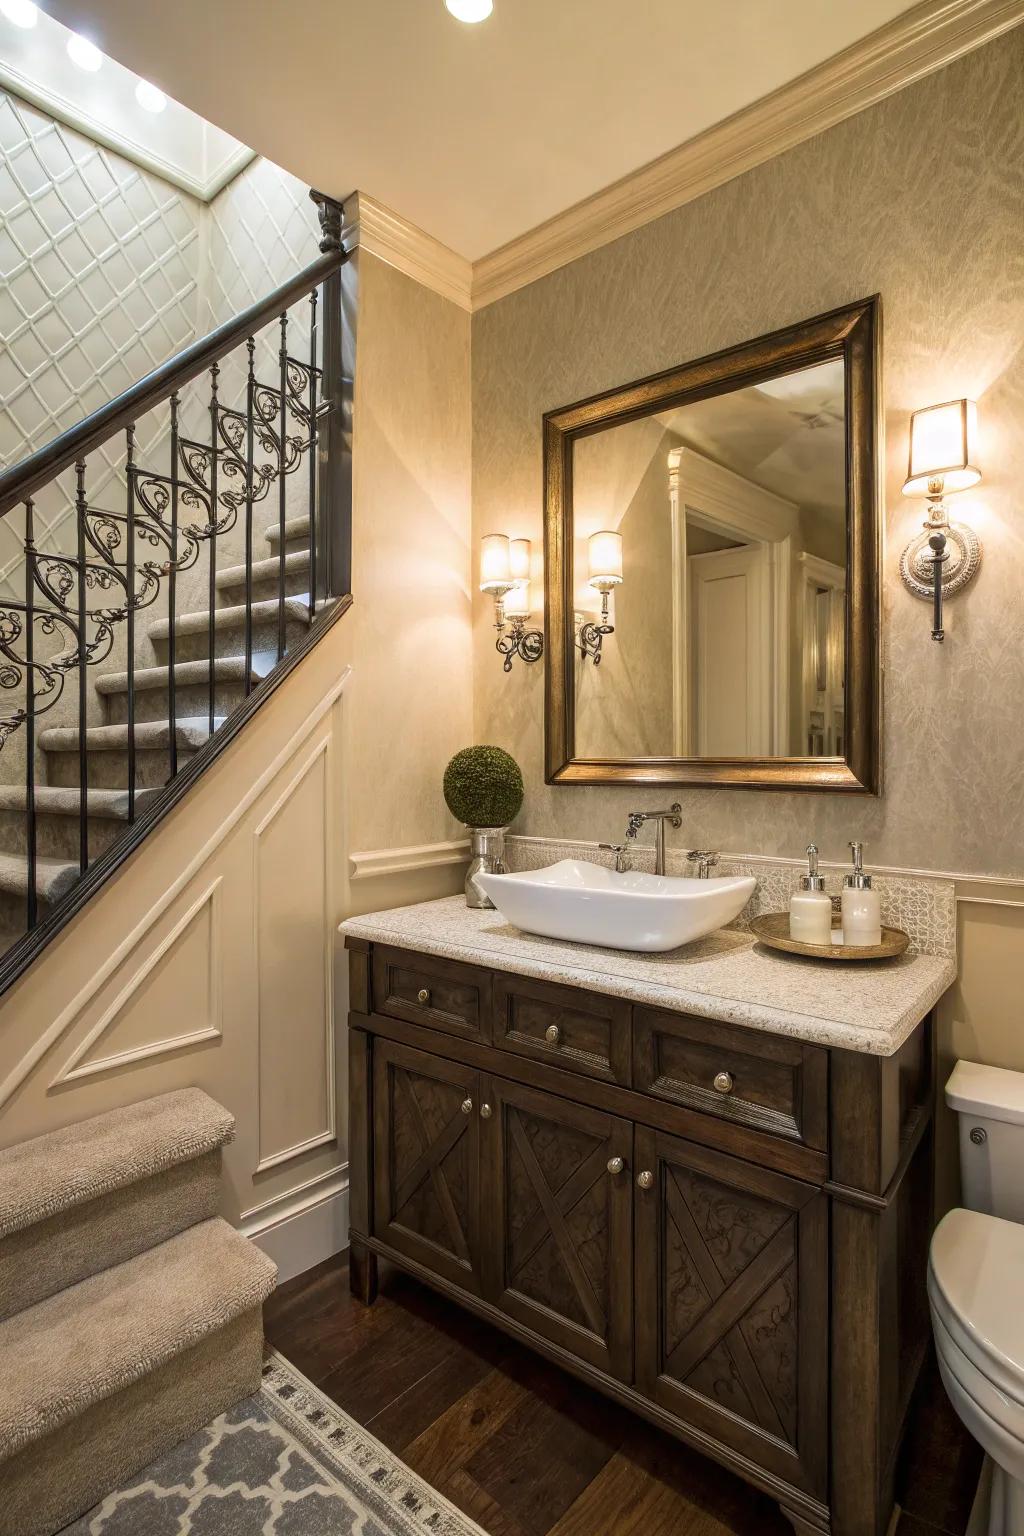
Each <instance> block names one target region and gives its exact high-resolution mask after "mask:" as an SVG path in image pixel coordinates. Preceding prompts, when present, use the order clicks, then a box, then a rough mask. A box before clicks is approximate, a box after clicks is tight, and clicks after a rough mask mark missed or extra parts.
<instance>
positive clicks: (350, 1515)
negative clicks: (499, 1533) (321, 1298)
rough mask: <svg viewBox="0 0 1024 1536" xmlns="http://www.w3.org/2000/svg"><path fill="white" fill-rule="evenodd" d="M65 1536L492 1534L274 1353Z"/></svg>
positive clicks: (411, 1535)
mask: <svg viewBox="0 0 1024 1536" xmlns="http://www.w3.org/2000/svg"><path fill="white" fill-rule="evenodd" d="M63 1536H484V1533H483V1532H482V1531H481V1529H480V1527H479V1526H478V1525H476V1524H474V1522H473V1521H472V1520H470V1519H468V1517H467V1516H465V1515H463V1514H462V1513H461V1512H460V1511H459V1510H457V1509H456V1508H455V1506H454V1505H453V1504H449V1503H448V1501H447V1500H446V1499H444V1498H442V1496H441V1495H440V1494H439V1493H436V1492H435V1491H434V1489H433V1488H430V1487H429V1486H428V1485H427V1484H426V1483H425V1482H423V1480H422V1478H420V1477H417V1475H416V1473H415V1472H412V1471H410V1469H409V1468H408V1467H406V1466H403V1464H402V1463H401V1462H400V1461H399V1460H398V1459H397V1457H395V1456H392V1454H391V1452H390V1451H388V1450H387V1448H386V1447H385V1446H383V1445H381V1443H380V1441H379V1440H375V1439H374V1437H373V1436H372V1435H371V1434H369V1433H368V1432H367V1431H366V1430H365V1429H363V1428H362V1427H361V1426H360V1425H359V1424H357V1423H356V1422H355V1420H354V1419H351V1418H349V1416H348V1414H346V1413H343V1412H342V1411H341V1409H340V1408H338V1407H337V1405H336V1404H334V1403H332V1402H331V1400H330V1398H327V1397H325V1396H324V1395H323V1393H322V1392H320V1391H318V1390H317V1388H316V1387H314V1386H313V1385H312V1383H311V1382H309V1381H307V1380H306V1378H305V1377H304V1376H301V1375H300V1374H299V1372H298V1371H297V1370H296V1369H295V1367H294V1366H293V1365H290V1364H289V1362H288V1361H287V1360H285V1358H284V1357H283V1356H282V1355H279V1354H277V1353H276V1352H271V1353H269V1354H268V1356H267V1359H266V1362H265V1364H264V1367H263V1384H262V1386H261V1388H260V1391H259V1392H258V1393H257V1394H256V1396H255V1397H250V1398H246V1400H245V1401H244V1402H242V1403H239V1404H238V1405H237V1406H236V1407H235V1408H232V1409H231V1411H230V1412H229V1413H224V1414H221V1416H220V1418H217V1419H214V1421H213V1423H212V1424H208V1425H207V1426H206V1428H205V1429H201V1430H200V1431H199V1432H198V1434H195V1435H192V1436H191V1438H190V1439H188V1440H185V1441H183V1442H182V1444H181V1445H178V1446H176V1447H175V1448H174V1450H172V1451H169V1452H168V1454H167V1455H166V1456H162V1457H160V1459H159V1460H158V1461H155V1462H153V1463H152V1465H151V1466H148V1467H146V1468H144V1469H143V1471H141V1472H140V1473H139V1474H138V1476H137V1477H135V1478H133V1479H132V1481H131V1483H130V1484H129V1485H128V1486H127V1487H125V1488H120V1489H118V1490H117V1492H116V1493H112V1494H110V1495H109V1496H108V1497H107V1498H106V1499H104V1500H103V1502H102V1504H98V1505H97V1506H96V1507H95V1509H92V1510H89V1512H88V1513H87V1514H84V1515H82V1516H81V1517H80V1518H79V1519H78V1520H76V1521H75V1522H74V1524H73V1525H69V1526H68V1527H67V1528H66V1530H65V1532H64V1533H63Z"/></svg>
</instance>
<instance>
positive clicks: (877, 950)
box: [750, 912, 910, 960]
mask: <svg viewBox="0 0 1024 1536" xmlns="http://www.w3.org/2000/svg"><path fill="white" fill-rule="evenodd" d="M750 928H751V932H752V933H753V934H754V937H755V938H757V939H759V940H760V941H761V943H762V944H767V945H768V946H769V948H771V949H781V950H784V951H785V952H786V954H788V955H811V956H813V958H814V959H815V960H891V959H893V958H894V957H895V956H896V955H902V953H903V951H904V950H905V949H906V947H907V945H908V944H909V943H910V935H909V934H908V933H904V932H903V929H902V928H883V929H882V942H881V944H866V945H865V944H841V943H833V944H805V943H804V942H803V941H802V940H801V939H791V938H790V936H789V913H788V912H766V913H765V914H764V916H763V917H755V918H754V921H753V922H752V923H751V925H750ZM838 932H839V929H838V928H834V929H833V933H838Z"/></svg>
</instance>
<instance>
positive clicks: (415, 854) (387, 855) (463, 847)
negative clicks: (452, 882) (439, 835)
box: [348, 838, 469, 880]
mask: <svg viewBox="0 0 1024 1536" xmlns="http://www.w3.org/2000/svg"><path fill="white" fill-rule="evenodd" d="M348 861H349V864H350V866H351V869H352V875H351V878H352V879H353V880H368V879H371V878H373V877H376V876H379V875H404V874H408V873H410V872H411V871H412V870H415V869H438V868H441V867H443V866H444V865H447V864H465V863H468V861H469V839H468V838H458V839H456V840H454V841H452V842H443V843H422V844H420V845H418V846H416V847H412V848H370V849H368V850H366V851H365V852H364V853H350V854H349V856H348Z"/></svg>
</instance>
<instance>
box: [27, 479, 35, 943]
mask: <svg viewBox="0 0 1024 1536" xmlns="http://www.w3.org/2000/svg"><path fill="white" fill-rule="evenodd" d="M34 511H35V509H34V504H33V501H32V498H31V496H30V497H29V498H28V499H27V501H26V502H25V670H24V678H25V796H26V799H25V834H26V835H25V842H26V848H25V853H26V860H25V862H26V865H27V869H26V875H27V878H28V887H27V889H26V893H25V926H26V928H27V929H28V930H29V931H30V932H31V930H32V929H33V928H34V927H35V925H36V915H37V898H36V842H37V830H36V670H35V638H34V629H35V584H36V541H35V517H34Z"/></svg>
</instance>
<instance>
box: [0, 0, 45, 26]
mask: <svg viewBox="0 0 1024 1536" xmlns="http://www.w3.org/2000/svg"><path fill="white" fill-rule="evenodd" d="M0 15H3V16H6V17H7V20H8V21H11V22H13V23H14V25H15V26H16V27H34V26H35V24H36V22H37V21H38V20H39V7H38V6H37V5H33V4H32V0H0Z"/></svg>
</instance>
